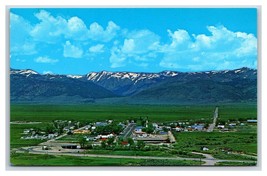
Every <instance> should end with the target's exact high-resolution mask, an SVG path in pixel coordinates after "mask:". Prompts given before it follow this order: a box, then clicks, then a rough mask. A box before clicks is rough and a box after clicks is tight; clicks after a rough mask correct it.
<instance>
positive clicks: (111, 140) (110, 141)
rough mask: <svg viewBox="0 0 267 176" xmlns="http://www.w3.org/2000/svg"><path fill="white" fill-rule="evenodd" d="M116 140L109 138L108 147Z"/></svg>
mask: <svg viewBox="0 0 267 176" xmlns="http://www.w3.org/2000/svg"><path fill="white" fill-rule="evenodd" d="M114 140H115V138H114V137H111V138H108V140H107V143H108V145H111V144H113V142H114Z"/></svg>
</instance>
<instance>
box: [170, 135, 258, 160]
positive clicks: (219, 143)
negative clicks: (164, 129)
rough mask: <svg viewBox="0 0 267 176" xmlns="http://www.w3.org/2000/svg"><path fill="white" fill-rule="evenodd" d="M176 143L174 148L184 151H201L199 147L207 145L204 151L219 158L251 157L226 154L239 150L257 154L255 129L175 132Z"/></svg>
mask: <svg viewBox="0 0 267 176" xmlns="http://www.w3.org/2000/svg"><path fill="white" fill-rule="evenodd" d="M175 137H176V139H177V143H176V144H175V148H177V149H183V150H184V151H198V152H203V151H202V150H201V147H204V146H205V147H208V148H209V151H206V153H210V154H212V155H213V156H214V157H215V158H219V159H245V160H247V159H251V158H248V157H245V156H237V155H234V154H228V153H227V152H228V151H231V152H241V153H244V154H250V155H256V154H257V134H256V131H254V132H251V133H246V132H227V133H220V132H213V133H206V132H191V133H176V134H175Z"/></svg>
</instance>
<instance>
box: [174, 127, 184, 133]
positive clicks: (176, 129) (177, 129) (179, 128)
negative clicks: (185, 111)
mask: <svg viewBox="0 0 267 176" xmlns="http://www.w3.org/2000/svg"><path fill="white" fill-rule="evenodd" d="M174 130H175V131H177V132H180V131H182V128H181V127H179V126H177V127H175V128H174Z"/></svg>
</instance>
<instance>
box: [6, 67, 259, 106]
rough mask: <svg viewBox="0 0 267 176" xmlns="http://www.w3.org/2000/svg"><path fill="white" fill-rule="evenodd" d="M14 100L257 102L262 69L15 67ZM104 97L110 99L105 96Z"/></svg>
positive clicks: (12, 87) (12, 83)
mask: <svg viewBox="0 0 267 176" xmlns="http://www.w3.org/2000/svg"><path fill="white" fill-rule="evenodd" d="M10 98H11V102H43V103H47V102H63V103H64V102H67V103H71V102H73V103H75V102H82V103H89V102H90V103H94V102H98V101H100V102H117V103H134V104H135V103H138V104H142V103H148V104H154V103H156V104H165V103H167V104H168V103H170V104H181V103H183V104H184V103H219V102H256V100H257V70H255V69H250V68H247V67H243V68H240V69H234V70H221V71H205V72H177V71H162V72H159V73H141V72H108V71H101V72H90V73H88V74H85V75H55V74H39V73H38V72H36V71H34V70H30V69H26V70H18V69H10ZM103 100H104V101H103Z"/></svg>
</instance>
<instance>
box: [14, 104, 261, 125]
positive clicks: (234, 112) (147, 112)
mask: <svg viewBox="0 0 267 176" xmlns="http://www.w3.org/2000/svg"><path fill="white" fill-rule="evenodd" d="M215 106H216V105H199V106H192V105H191V106H179V105H176V106H175V105H168V106H167V105H11V107H10V109H11V121H42V122H51V121H53V120H59V119H61V120H79V121H99V120H107V119H116V120H126V119H133V118H139V117H148V118H149V120H150V121H152V122H167V121H176V120H198V119H206V120H210V119H211V118H212V115H213V111H214V108H215ZM219 114H220V115H219V118H220V119H224V120H228V119H238V118H250V119H251V118H254V119H256V117H257V109H256V104H236V105H221V106H219Z"/></svg>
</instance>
